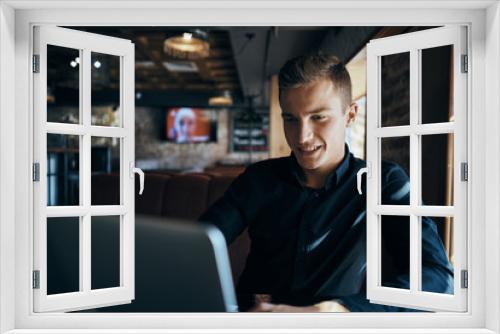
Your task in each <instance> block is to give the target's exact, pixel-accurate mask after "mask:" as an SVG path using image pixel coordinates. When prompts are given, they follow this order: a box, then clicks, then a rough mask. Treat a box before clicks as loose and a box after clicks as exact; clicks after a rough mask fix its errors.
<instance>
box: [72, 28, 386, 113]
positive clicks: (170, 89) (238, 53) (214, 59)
mask: <svg viewBox="0 0 500 334" xmlns="http://www.w3.org/2000/svg"><path fill="white" fill-rule="evenodd" d="M70 28H72V29H78V30H84V31H87V32H92V33H97V34H103V35H108V36H114V37H119V38H125V39H129V40H131V41H132V42H133V43H134V44H135V54H136V56H135V57H136V63H135V80H136V82H135V89H136V93H138V94H137V97H138V99H137V100H136V104H137V105H148V106H162V107H164V106H174V105H175V106H180V105H184V106H206V105H207V101H208V98H209V97H211V96H213V95H215V94H217V93H219V92H221V91H223V90H229V91H230V92H231V94H232V96H233V100H234V102H235V105H236V106H248V104H249V102H250V100H251V101H252V104H253V105H254V106H260V107H266V106H268V103H269V102H268V101H269V96H268V92H269V87H268V85H269V78H270V77H271V76H272V75H275V74H277V73H278V72H279V69H280V67H281V66H282V65H283V64H284V63H285V62H286V60H288V59H290V58H292V57H295V56H298V55H301V54H304V53H308V52H311V51H315V50H323V51H326V52H331V53H334V54H336V55H337V56H339V58H340V59H341V60H343V61H345V62H346V61H348V60H349V59H350V58H351V57H353V56H354V55H355V54H356V53H357V52H358V51H359V50H360V49H361V48H362V47H364V45H365V44H366V42H367V41H368V40H369V39H370V38H371V37H373V36H374V35H375V34H376V33H377V32H378V31H379V30H380V28H378V27H70ZM193 28H200V29H203V30H204V31H206V32H208V36H209V37H208V39H209V43H210V53H209V56H208V57H207V58H203V59H198V60H193V61H189V60H188V61H186V60H182V59H175V58H173V57H171V56H169V55H167V54H166V53H165V52H163V42H164V40H165V39H166V38H167V37H169V36H172V35H178V34H180V33H182V32H184V31H186V30H190V29H193ZM166 62H169V63H173V64H174V65H179V66H181V67H183V68H185V67H186V66H188V67H194V68H196V70H195V71H192V72H178V71H172V70H169V69H167V68H166V66H165V65H166V64H165V63H166ZM193 65H194V66H193ZM113 73H114V74H113ZM117 73H118V71H117V70H116V69H115V70H110V72H109V75H110V76H115V75H117ZM110 81H111V82H116V81H117V80H113V79H112V80H110ZM107 90H111V92H109V93H110V94H112V91H113V90H115V88H113V87H111V86H109V87H108V89H106V88H104V87H103V88H102V91H101V94H100V96H102V97H103V99H104V100H105V96H106V93H107ZM112 95H116V92H115V93H114V94H112ZM104 102H105V101H103V103H104Z"/></svg>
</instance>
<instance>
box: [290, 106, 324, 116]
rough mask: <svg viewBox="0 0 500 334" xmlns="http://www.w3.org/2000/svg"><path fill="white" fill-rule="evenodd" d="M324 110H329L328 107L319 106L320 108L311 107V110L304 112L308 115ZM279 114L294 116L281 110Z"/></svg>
mask: <svg viewBox="0 0 500 334" xmlns="http://www.w3.org/2000/svg"><path fill="white" fill-rule="evenodd" d="M326 110H330V108H328V107H320V108H316V109H313V110H310V111H306V112H305V113H306V114H308V115H309V114H317V113H320V112H322V111H326ZM281 116H295V115H293V114H292V113H289V112H286V111H283V112H281Z"/></svg>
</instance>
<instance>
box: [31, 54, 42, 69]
mask: <svg viewBox="0 0 500 334" xmlns="http://www.w3.org/2000/svg"><path fill="white" fill-rule="evenodd" d="M33 73H40V55H33Z"/></svg>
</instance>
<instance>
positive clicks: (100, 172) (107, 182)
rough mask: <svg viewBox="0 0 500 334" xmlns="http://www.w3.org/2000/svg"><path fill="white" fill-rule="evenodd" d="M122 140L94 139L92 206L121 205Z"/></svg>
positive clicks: (92, 143) (92, 141) (92, 142)
mask: <svg viewBox="0 0 500 334" xmlns="http://www.w3.org/2000/svg"><path fill="white" fill-rule="evenodd" d="M120 141H121V140H120V138H108V137H92V139H91V145H92V156H91V159H92V162H91V165H92V176H91V178H92V180H91V181H92V185H91V187H92V189H91V197H92V200H91V203H92V205H120Z"/></svg>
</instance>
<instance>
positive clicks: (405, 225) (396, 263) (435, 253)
mask: <svg viewBox="0 0 500 334" xmlns="http://www.w3.org/2000/svg"><path fill="white" fill-rule="evenodd" d="M384 175H385V178H384V180H383V191H382V197H383V203H384V204H393V205H394V204H396V205H397V204H399V205H401V204H403V205H408V204H409V180H408V176H407V175H406V173H405V172H404V171H403V169H402V168H401V167H399V166H398V165H395V164H388V165H386V171H385V172H384ZM382 221H383V224H384V225H383V227H382V243H383V250H382V281H383V285H384V286H390V287H395V288H402V289H409V286H410V284H409V268H410V225H409V219H408V218H406V217H398V216H384V217H383V220H382ZM384 271H385V274H384ZM422 290H424V291H428V292H437V293H453V268H452V266H451V264H450V262H449V260H448V256H447V254H446V251H445V248H444V245H443V243H442V241H441V238H440V237H439V234H438V231H437V228H436V223H435V222H434V221H433V220H432V219H430V218H428V217H423V218H422ZM339 302H340V303H341V304H342V305H344V306H345V307H346V308H348V309H349V310H350V311H351V312H363V311H365V312H366V311H368V312H370V311H371V312H384V311H386V312H405V311H406V312H415V311H416V310H414V309H410V308H404V307H394V306H387V305H380V304H374V303H370V301H369V300H368V299H367V298H366V287H364V289H363V291H362V292H360V293H358V294H356V295H351V296H346V297H340V298H339Z"/></svg>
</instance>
